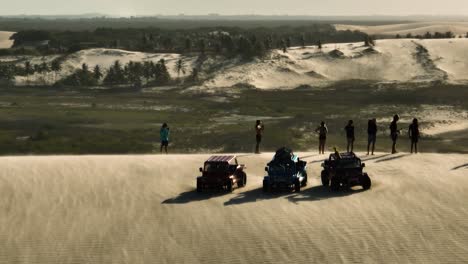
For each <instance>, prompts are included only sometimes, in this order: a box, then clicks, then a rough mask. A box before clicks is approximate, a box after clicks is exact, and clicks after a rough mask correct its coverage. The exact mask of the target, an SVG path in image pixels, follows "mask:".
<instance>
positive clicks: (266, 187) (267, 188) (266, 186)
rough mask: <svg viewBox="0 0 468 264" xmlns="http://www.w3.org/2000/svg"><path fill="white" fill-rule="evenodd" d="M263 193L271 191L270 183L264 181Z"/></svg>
mask: <svg viewBox="0 0 468 264" xmlns="http://www.w3.org/2000/svg"><path fill="white" fill-rule="evenodd" d="M262 190H263V192H268V191H269V190H270V184H269V183H268V181H267V180H263V188H262Z"/></svg>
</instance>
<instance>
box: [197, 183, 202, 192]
mask: <svg viewBox="0 0 468 264" xmlns="http://www.w3.org/2000/svg"><path fill="white" fill-rule="evenodd" d="M201 192H203V186H202V185H201V183H200V182H199V181H197V193H201Z"/></svg>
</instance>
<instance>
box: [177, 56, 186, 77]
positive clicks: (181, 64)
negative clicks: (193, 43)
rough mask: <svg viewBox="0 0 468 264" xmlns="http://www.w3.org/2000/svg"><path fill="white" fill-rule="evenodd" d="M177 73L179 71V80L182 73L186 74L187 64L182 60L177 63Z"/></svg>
mask: <svg viewBox="0 0 468 264" xmlns="http://www.w3.org/2000/svg"><path fill="white" fill-rule="evenodd" d="M176 71H177V78H179V77H180V72H182V73H183V74H185V62H184V60H183V59H182V58H180V59H179V60H178V61H177V63H176Z"/></svg>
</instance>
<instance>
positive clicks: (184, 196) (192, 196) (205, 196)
mask: <svg viewBox="0 0 468 264" xmlns="http://www.w3.org/2000/svg"><path fill="white" fill-rule="evenodd" d="M225 194H227V192H226V191H224V190H221V189H220V190H213V191H206V192H203V193H198V192H197V191H196V190H192V191H188V192H183V193H181V194H179V195H178V196H177V197H174V198H169V199H166V200H164V201H163V202H162V204H186V203H190V202H199V201H204V200H209V199H211V198H215V197H219V196H222V195H225Z"/></svg>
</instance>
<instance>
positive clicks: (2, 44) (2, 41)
mask: <svg viewBox="0 0 468 264" xmlns="http://www.w3.org/2000/svg"><path fill="white" fill-rule="evenodd" d="M13 34H15V32H10V31H0V49H9V48H11V46H13V40H10V37H11V35H13Z"/></svg>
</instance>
